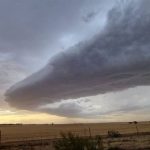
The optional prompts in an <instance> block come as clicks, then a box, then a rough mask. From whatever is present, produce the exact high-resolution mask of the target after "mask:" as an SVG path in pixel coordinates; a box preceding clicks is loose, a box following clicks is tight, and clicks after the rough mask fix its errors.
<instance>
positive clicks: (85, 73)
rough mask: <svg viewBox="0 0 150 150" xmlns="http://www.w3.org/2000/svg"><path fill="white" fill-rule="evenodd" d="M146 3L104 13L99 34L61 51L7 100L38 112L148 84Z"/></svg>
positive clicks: (149, 43) (149, 23)
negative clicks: (40, 108)
mask: <svg viewBox="0 0 150 150" xmlns="http://www.w3.org/2000/svg"><path fill="white" fill-rule="evenodd" d="M149 7H150V2H149V0H143V1H130V2H127V3H125V4H123V5H122V4H121V3H118V4H117V5H116V6H114V7H113V8H112V9H111V10H110V11H109V12H108V15H107V22H106V25H105V27H104V28H103V30H102V31H101V32H99V33H97V35H95V36H94V37H91V38H90V40H87V41H83V42H80V43H79V44H77V45H75V46H73V47H71V48H69V49H68V50H66V51H63V52H60V53H59V54H57V55H56V56H54V57H53V58H52V59H50V61H49V63H48V64H47V65H46V66H45V67H44V68H43V69H41V70H40V71H38V72H36V73H34V74H32V75H31V76H29V77H27V78H26V79H24V80H23V81H21V82H19V83H17V84H15V85H14V86H12V87H11V88H10V89H9V90H8V91H7V92H6V94H5V95H6V101H7V102H8V103H9V104H10V105H11V106H13V107H16V108H20V109H28V110H34V109H35V110H37V109H38V108H39V106H41V105H46V104H50V103H54V102H59V101H60V100H62V99H63V100H67V99H76V98H80V97H87V96H92V95H97V94H103V93H108V92H113V91H120V90H123V89H128V88H131V87H136V86H142V85H150V30H149V27H150V9H149ZM99 19H100V18H99ZM69 106H70V104H69V105H68V107H69ZM75 106H77V104H76V105H75ZM61 107H63V108H64V105H61ZM75 108H77V107H75ZM45 111H47V109H46V110H45Z"/></svg>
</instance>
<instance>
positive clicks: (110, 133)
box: [108, 130, 121, 138]
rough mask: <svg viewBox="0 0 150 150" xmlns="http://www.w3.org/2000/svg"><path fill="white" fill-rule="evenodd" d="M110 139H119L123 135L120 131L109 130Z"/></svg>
mask: <svg viewBox="0 0 150 150" xmlns="http://www.w3.org/2000/svg"><path fill="white" fill-rule="evenodd" d="M108 137H110V138H118V137H121V134H120V133H119V131H115V130H109V131H108Z"/></svg>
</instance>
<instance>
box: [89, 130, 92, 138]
mask: <svg viewBox="0 0 150 150" xmlns="http://www.w3.org/2000/svg"><path fill="white" fill-rule="evenodd" d="M89 135H90V137H92V135H91V129H90V128H89Z"/></svg>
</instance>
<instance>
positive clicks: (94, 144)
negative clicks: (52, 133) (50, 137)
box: [54, 132, 103, 150]
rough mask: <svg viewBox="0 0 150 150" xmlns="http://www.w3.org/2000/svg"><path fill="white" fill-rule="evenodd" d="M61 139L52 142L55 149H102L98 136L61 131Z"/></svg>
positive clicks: (100, 139)
mask: <svg viewBox="0 0 150 150" xmlns="http://www.w3.org/2000/svg"><path fill="white" fill-rule="evenodd" d="M61 137H62V138H61V139H59V140H57V141H55V142H54V148H55V150H103V142H102V138H101V137H100V136H96V137H87V138H85V137H80V136H78V135H74V134H72V133H71V132H69V133H67V134H65V133H61Z"/></svg>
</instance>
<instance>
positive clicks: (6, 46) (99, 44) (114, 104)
mask: <svg viewBox="0 0 150 150" xmlns="http://www.w3.org/2000/svg"><path fill="white" fill-rule="evenodd" d="M149 8H150V1H149V0H142V1H141V0H92V1H91V0H82V1H81V0H42V1H41V0H13V1H12V0H0V117H3V119H4V121H1V122H11V121H12V122H15V121H21V122H33V123H34V122H36V123H38V121H37V120H36V121H35V119H33V117H32V115H33V114H35V113H36V114H41V115H43V114H44V115H47V116H49V117H50V116H51V117H52V116H53V117H54V116H55V117H54V118H55V119H54V120H57V122H60V123H61V122H78V121H83V120H82V119H83V118H84V119H85V121H86V122H93V121H95V122H97V121H124V120H125V121H130V120H136V119H137V117H136V115H137V114H139V118H138V119H139V120H148V119H149V118H150V115H149V114H150V111H149V110H150V100H149V98H150V94H149V90H150V86H149V85H150V30H149V27H150V9H149ZM18 114H22V116H27V117H28V118H30V119H29V121H26V118H27V117H26V118H25V117H24V118H19V117H18ZM8 116H9V117H8ZM56 116H57V117H56ZM20 117H21V116H20ZM6 118H7V120H6ZM8 118H9V119H10V120H9V119H8ZM12 118H17V119H18V118H19V119H18V120H17V119H16V120H15V119H12ZM62 118H64V119H65V121H64V120H63V121H62ZM43 122H46V120H43ZM48 122H49V121H48Z"/></svg>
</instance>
